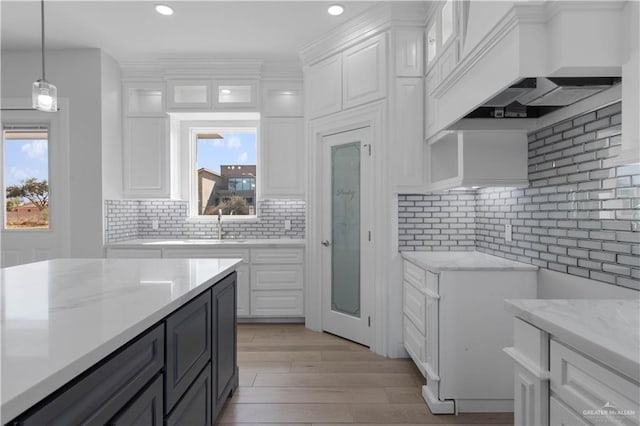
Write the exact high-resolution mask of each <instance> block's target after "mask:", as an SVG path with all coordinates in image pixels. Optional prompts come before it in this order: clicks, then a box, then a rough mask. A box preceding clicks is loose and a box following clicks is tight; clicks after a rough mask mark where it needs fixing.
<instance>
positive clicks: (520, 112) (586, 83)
mask: <svg viewBox="0 0 640 426" xmlns="http://www.w3.org/2000/svg"><path fill="white" fill-rule="evenodd" d="M620 82H621V78H620V77H549V78H546V77H537V78H524V79H522V80H520V81H519V82H517V83H516V84H513V85H511V86H509V87H508V88H506V89H505V90H503V91H502V92H500V93H498V94H497V95H495V96H494V97H492V98H491V99H489V100H488V101H487V102H485V103H484V104H482V105H481V106H480V107H478V108H476V109H475V110H473V111H472V112H471V113H469V114H468V115H467V116H466V117H465V118H537V117H540V116H542V115H545V114H548V113H550V112H552V111H555V110H557V109H559V108H563V107H565V106H568V105H571V104H573V103H575V102H578V101H580V100H582V99H585V98H587V97H589V96H592V95H595V94H596V93H598V92H601V91H603V90H605V89H608V88H609V87H611V86H613V85H615V84H619V83H620Z"/></svg>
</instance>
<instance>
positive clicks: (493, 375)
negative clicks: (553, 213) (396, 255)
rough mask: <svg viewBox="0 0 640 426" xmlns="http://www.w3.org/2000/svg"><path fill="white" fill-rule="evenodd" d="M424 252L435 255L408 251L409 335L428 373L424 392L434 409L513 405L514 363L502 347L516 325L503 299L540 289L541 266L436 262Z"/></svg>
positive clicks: (412, 351) (406, 316)
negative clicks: (432, 264)
mask: <svg viewBox="0 0 640 426" xmlns="http://www.w3.org/2000/svg"><path fill="white" fill-rule="evenodd" d="M421 255H424V256H427V257H428V256H429V254H427V253H420V254H415V253H403V257H404V258H405V260H404V280H403V315H404V319H403V320H404V323H403V327H404V336H403V341H404V346H405V349H406V350H407V352H408V353H409V355H410V356H411V358H412V359H413V361H414V363H415V364H416V366H417V367H418V369H419V370H420V372H421V373H422V374H423V375H424V376H425V378H426V383H427V384H426V385H425V386H423V387H422V396H423V398H424V399H425V401H426V402H427V405H428V406H429V408H430V410H431V412H433V413H436V414H453V413H456V412H490V411H512V410H513V376H512V375H511V371H512V369H511V368H510V366H509V364H508V358H507V357H506V356H505V355H504V354H503V353H502V348H503V347H504V346H505V344H509V343H510V342H511V339H512V333H513V329H512V322H511V318H510V315H509V314H508V313H507V312H506V311H504V308H503V304H504V299H511V298H535V297H536V292H537V289H536V268H535V267H529V265H524V266H517V265H518V264H517V263H516V262H513V264H511V265H506V264H502V266H501V267H500V266H496V267H495V268H496V269H491V267H489V268H487V267H486V266H485V268H482V267H480V268H477V269H475V270H470V269H464V268H461V269H455V268H454V269H447V268H444V269H443V268H440V267H437V268H431V267H429V266H427V265H428V264H429V261H428V260H427V262H426V263H425V262H423V261H422V260H417V258H420V257H421ZM440 256H442V255H440ZM460 256H465V255H464V254H461V255H460ZM466 256H473V254H467V255H466ZM451 257H452V259H453V258H454V256H453V255H451ZM481 260H486V259H484V258H483V259H481ZM507 262H509V261H507ZM436 263H439V264H440V265H441V260H438V262H436ZM452 263H453V264H455V263H456V261H455V260H453V261H452ZM520 265H523V264H520ZM519 267H520V268H524V269H521V270H518V269H517V268H519ZM500 268H501V269H500Z"/></svg>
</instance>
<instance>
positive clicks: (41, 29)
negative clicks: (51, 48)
mask: <svg viewBox="0 0 640 426" xmlns="http://www.w3.org/2000/svg"><path fill="white" fill-rule="evenodd" d="M40 36H41V39H42V81H46V78H45V76H44V0H40Z"/></svg>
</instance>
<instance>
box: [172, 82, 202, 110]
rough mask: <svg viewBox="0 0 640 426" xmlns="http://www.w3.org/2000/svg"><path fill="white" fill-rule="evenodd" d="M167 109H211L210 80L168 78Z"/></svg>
mask: <svg viewBox="0 0 640 426" xmlns="http://www.w3.org/2000/svg"><path fill="white" fill-rule="evenodd" d="M167 92H168V94H169V97H168V99H167V109H168V110H183V109H187V110H202V111H209V110H211V81H210V80H169V81H168V82H167Z"/></svg>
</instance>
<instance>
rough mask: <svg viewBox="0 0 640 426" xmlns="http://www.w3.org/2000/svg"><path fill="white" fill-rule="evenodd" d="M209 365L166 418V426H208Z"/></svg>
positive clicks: (209, 406) (209, 412) (209, 413)
mask: <svg viewBox="0 0 640 426" xmlns="http://www.w3.org/2000/svg"><path fill="white" fill-rule="evenodd" d="M211 389H212V386H211V363H209V364H207V367H206V368H205V369H204V370H202V372H200V374H199V375H198V377H197V378H196V380H195V381H194V382H193V385H191V387H190V388H189V390H187V392H186V393H185V395H184V397H183V398H182V399H181V400H180V402H179V403H178V404H177V405H176V408H174V409H173V411H172V412H171V414H169V415H168V416H167V419H166V421H165V423H164V424H165V425H166V426H179V425H189V426H210V425H211V424H212V421H211Z"/></svg>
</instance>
